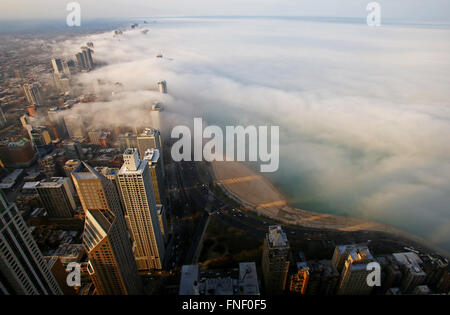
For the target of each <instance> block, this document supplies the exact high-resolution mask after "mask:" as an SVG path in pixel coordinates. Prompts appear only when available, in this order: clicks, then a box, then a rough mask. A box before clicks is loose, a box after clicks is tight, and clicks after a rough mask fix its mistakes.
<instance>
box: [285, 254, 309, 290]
mask: <svg viewBox="0 0 450 315" xmlns="http://www.w3.org/2000/svg"><path fill="white" fill-rule="evenodd" d="M296 271H297V272H296V273H294V274H293V275H292V276H291V281H290V284H289V291H290V292H291V293H297V294H301V295H304V294H305V293H306V288H307V286H308V280H309V274H310V272H309V267H308V263H306V262H298V263H297V270H296Z"/></svg>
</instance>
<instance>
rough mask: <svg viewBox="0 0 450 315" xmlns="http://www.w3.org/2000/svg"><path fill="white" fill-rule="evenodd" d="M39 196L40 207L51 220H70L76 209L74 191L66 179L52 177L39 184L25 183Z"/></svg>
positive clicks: (69, 181)
mask: <svg viewBox="0 0 450 315" xmlns="http://www.w3.org/2000/svg"><path fill="white" fill-rule="evenodd" d="M27 188H34V189H35V190H36V192H37V193H38V194H39V199H40V200H41V202H42V205H43V206H44V208H45V209H46V210H47V213H48V216H49V217H51V218H71V217H73V215H74V211H75V209H76V205H75V200H74V198H73V195H74V189H73V186H72V182H71V180H70V179H69V178H68V177H52V178H51V179H44V180H41V181H39V182H29V183H27Z"/></svg>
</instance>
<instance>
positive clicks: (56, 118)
mask: <svg viewBox="0 0 450 315" xmlns="http://www.w3.org/2000/svg"><path fill="white" fill-rule="evenodd" d="M62 112H63V110H61V109H60V108H58V107H53V108H51V109H49V111H48V113H47V114H48V118H49V120H50V121H51V122H52V124H53V125H54V126H55V127H56V131H57V133H58V135H57V136H58V139H63V138H64V137H65V136H66V135H67V129H66V124H65V123H64V118H63V115H62Z"/></svg>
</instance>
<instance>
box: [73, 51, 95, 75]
mask: <svg viewBox="0 0 450 315" xmlns="http://www.w3.org/2000/svg"><path fill="white" fill-rule="evenodd" d="M75 58H76V59H77V63H78V68H79V70H80V71H90V70H92V69H94V66H95V64H94V59H93V58H92V49H90V48H89V47H86V46H84V47H81V52H79V53H77V54H75Z"/></svg>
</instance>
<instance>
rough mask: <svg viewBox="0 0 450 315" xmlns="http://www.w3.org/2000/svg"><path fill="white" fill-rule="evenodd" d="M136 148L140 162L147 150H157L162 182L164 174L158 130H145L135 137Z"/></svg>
mask: <svg viewBox="0 0 450 315" xmlns="http://www.w3.org/2000/svg"><path fill="white" fill-rule="evenodd" d="M137 148H138V149H139V158H140V159H141V160H143V159H144V157H145V154H146V151H147V150H148V149H158V151H159V163H161V167H160V168H161V174H162V176H163V180H164V177H165V175H166V174H165V172H164V158H163V149H162V145H161V133H160V132H159V130H157V129H152V128H145V129H144V130H143V131H142V133H141V134H139V135H138V136H137Z"/></svg>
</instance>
